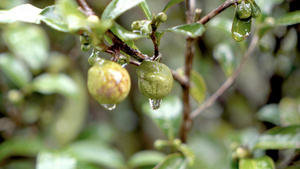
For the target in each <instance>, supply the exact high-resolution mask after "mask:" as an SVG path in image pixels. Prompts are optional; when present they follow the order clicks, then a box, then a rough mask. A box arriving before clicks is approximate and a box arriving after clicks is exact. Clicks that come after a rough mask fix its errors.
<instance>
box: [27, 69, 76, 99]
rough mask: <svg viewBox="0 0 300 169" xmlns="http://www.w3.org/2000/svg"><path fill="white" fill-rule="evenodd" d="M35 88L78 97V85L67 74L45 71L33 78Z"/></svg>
mask: <svg viewBox="0 0 300 169" xmlns="http://www.w3.org/2000/svg"><path fill="white" fill-rule="evenodd" d="M33 89H34V90H35V91H37V92H40V93H43V94H53V93H59V94H62V95H64V96H66V97H77V96H78V95H77V94H78V90H79V89H78V87H77V85H76V83H75V82H74V80H73V79H72V78H70V77H69V76H68V75H66V74H48V73H44V74H41V75H39V76H37V77H36V78H35V79H34V80H33Z"/></svg>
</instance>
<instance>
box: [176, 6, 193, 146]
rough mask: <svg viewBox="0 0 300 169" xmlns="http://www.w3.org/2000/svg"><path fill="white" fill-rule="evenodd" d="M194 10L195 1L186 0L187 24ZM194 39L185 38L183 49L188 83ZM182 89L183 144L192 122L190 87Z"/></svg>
mask: <svg viewBox="0 0 300 169" xmlns="http://www.w3.org/2000/svg"><path fill="white" fill-rule="evenodd" d="M194 9H195V0H186V15H187V16H186V18H187V21H186V22H187V23H188V24H190V23H192V22H193V13H194ZM194 42H195V39H194V38H191V37H187V39H186V47H185V67H184V73H185V76H186V78H187V81H188V82H190V79H191V70H192V65H193V56H194V48H195V45H194ZM182 89H183V97H182V100H183V120H182V123H181V127H180V133H179V134H180V139H181V141H182V142H183V143H186V142H187V134H188V130H189V129H190V127H191V126H192V121H191V118H190V112H191V105H190V94H189V90H190V86H189V85H188V86H182Z"/></svg>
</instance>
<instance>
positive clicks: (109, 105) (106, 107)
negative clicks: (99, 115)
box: [101, 104, 117, 110]
mask: <svg viewBox="0 0 300 169" xmlns="http://www.w3.org/2000/svg"><path fill="white" fill-rule="evenodd" d="M101 106H103V107H104V108H105V109H107V110H113V109H115V108H116V107H117V104H101Z"/></svg>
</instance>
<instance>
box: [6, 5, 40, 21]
mask: <svg viewBox="0 0 300 169" xmlns="http://www.w3.org/2000/svg"><path fill="white" fill-rule="evenodd" d="M41 11H42V10H41V9H39V8H37V7H35V6H32V5H30V4H22V5H19V6H16V7H14V8H12V9H10V10H0V23H12V22H16V21H21V22H28V23H36V24H39V23H40V20H39V19H40V17H39V13H40V12H41Z"/></svg>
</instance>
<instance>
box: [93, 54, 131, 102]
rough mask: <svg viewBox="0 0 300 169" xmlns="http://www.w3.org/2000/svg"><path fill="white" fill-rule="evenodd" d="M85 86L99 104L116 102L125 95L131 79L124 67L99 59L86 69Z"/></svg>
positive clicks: (121, 99)
mask: <svg viewBox="0 0 300 169" xmlns="http://www.w3.org/2000/svg"><path fill="white" fill-rule="evenodd" d="M87 86H88V90H89V92H90V94H91V95H92V97H93V98H94V99H95V100H97V101H98V102H99V103H100V104H118V103H120V102H122V101H123V100H124V99H125V98H126V97H127V95H128V93H129V91H130V87H131V81H130V76H129V74H128V72H127V70H126V69H125V68H123V67H122V66H120V65H119V64H117V63H115V62H113V61H108V60H104V59H100V60H97V63H95V64H94V65H93V66H92V67H91V68H90V69H89V71H88V81H87Z"/></svg>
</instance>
